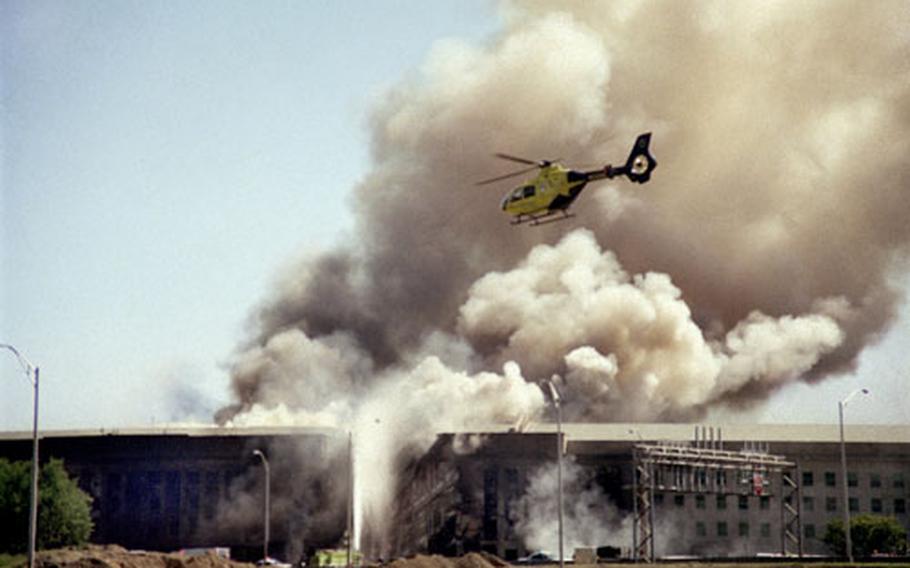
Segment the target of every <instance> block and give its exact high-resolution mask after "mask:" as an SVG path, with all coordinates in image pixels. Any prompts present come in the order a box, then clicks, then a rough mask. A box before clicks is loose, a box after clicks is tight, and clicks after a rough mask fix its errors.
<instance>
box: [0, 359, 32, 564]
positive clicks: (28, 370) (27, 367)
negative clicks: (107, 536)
mask: <svg viewBox="0 0 910 568" xmlns="http://www.w3.org/2000/svg"><path fill="white" fill-rule="evenodd" d="M0 348H3V349H7V350H9V351H11V352H12V354H13V355H15V356H16V359H17V360H18V361H19V365H21V366H22V370H23V371H25V376H26V377H27V378H28V380H29V382H30V383H32V386H33V387H34V389H35V395H34V407H33V411H32V480H31V490H30V493H31V495H30V497H31V499H30V501H29V506H28V568H35V542H36V540H37V538H38V376H39V375H40V369H39V368H38V367H36V366H34V365H32V364H31V362H30V361H29V360H28V359H26V358H25V356H24V355H22V354H21V353H19V351H18V350H17V349H16V348H15V347H13V346H12V345H9V344H6V343H0Z"/></svg>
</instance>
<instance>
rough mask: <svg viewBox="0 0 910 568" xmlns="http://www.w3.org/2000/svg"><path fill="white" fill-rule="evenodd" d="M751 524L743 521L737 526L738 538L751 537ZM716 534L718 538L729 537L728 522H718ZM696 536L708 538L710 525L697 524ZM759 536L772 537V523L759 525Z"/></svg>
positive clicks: (700, 522)
mask: <svg viewBox="0 0 910 568" xmlns="http://www.w3.org/2000/svg"><path fill="white" fill-rule="evenodd" d="M749 532H750V527H749V523H747V522H745V521H743V522H741V523H739V525H738V526H737V535H738V536H746V537H747V536H749ZM714 533H715V535H716V536H729V535H730V529H729V527H728V525H727V522H726V521H718V523H717V524H716V525H715V528H714ZM695 536H708V525H707V524H706V523H704V522H702V521H698V522H697V523H695ZM758 536H760V537H761V538H769V537H770V536H771V523H761V524H760V525H758Z"/></svg>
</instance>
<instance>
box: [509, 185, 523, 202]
mask: <svg viewBox="0 0 910 568" xmlns="http://www.w3.org/2000/svg"><path fill="white" fill-rule="evenodd" d="M523 189H524V188H521V187H519V188H518V189H516V190H515V191H513V192H512V201H518V200H519V199H521V195H522V193H521V192H522V190H523Z"/></svg>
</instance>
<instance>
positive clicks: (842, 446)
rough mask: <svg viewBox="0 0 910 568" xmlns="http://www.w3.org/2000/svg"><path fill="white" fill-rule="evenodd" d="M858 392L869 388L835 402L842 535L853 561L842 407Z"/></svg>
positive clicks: (864, 390) (850, 558) (849, 558)
mask: <svg viewBox="0 0 910 568" xmlns="http://www.w3.org/2000/svg"><path fill="white" fill-rule="evenodd" d="M858 394H869V389H856V390H855V391H853V392H851V393H850V394H849V395H848V396H847V398H845V399H844V400H841V401H839V402H838V403H837V419H838V423H839V424H840V469H841V477H842V478H843V486H844V537H845V538H846V541H847V542H846V544H847V559H848V561H849V562H850V563H851V564H852V563H853V543H852V539H851V537H850V489H849V485H850V483H849V481H848V480H847V445H846V443H844V407H845V406H847V403H848V402H850V399H851V398H853V397H854V396H856V395H858Z"/></svg>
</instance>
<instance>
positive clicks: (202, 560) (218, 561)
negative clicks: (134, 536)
mask: <svg viewBox="0 0 910 568" xmlns="http://www.w3.org/2000/svg"><path fill="white" fill-rule="evenodd" d="M24 565H25V564H24V563H23V564H22V565H20V566H24ZM35 566H36V568H251V567H252V566H253V565H252V564H246V563H243V562H235V561H232V560H227V559H225V558H221V557H220V556H216V555H214V554H205V555H201V556H182V555H180V554H174V553H164V552H144V551H135V550H132V551H131V550H126V549H125V548H123V547H120V546H114V545H105V546H99V545H88V546H82V547H72V548H61V549H57V550H46V551H41V552H39V553H38V555H37V557H36V559H35Z"/></svg>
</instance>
